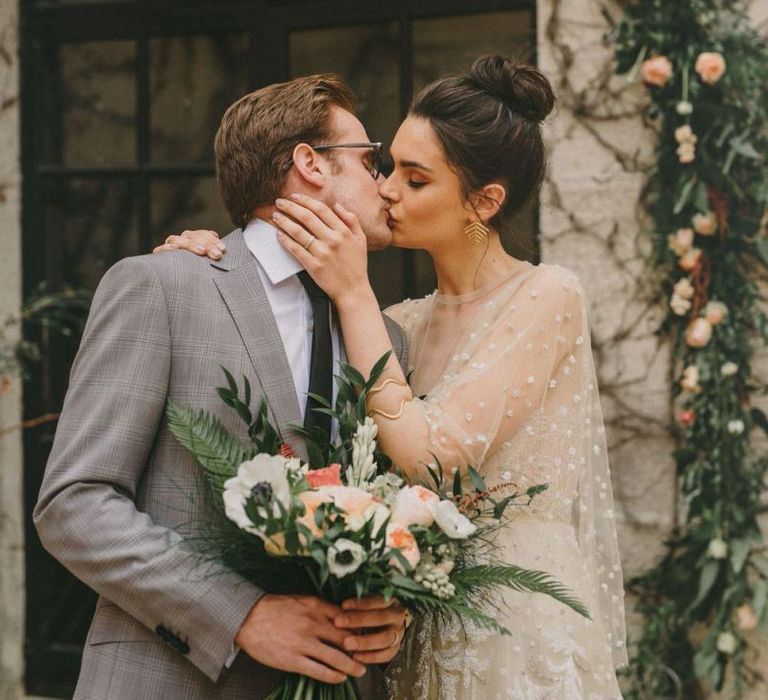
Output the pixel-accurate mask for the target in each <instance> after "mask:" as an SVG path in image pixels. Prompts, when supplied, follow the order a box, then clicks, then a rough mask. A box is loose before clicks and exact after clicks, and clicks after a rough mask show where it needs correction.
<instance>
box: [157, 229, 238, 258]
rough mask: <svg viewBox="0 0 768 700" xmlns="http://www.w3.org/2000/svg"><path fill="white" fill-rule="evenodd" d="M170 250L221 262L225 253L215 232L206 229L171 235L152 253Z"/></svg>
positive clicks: (225, 248) (224, 248)
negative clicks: (184, 251)
mask: <svg viewBox="0 0 768 700" xmlns="http://www.w3.org/2000/svg"><path fill="white" fill-rule="evenodd" d="M171 250H188V251H189V252H190V253H194V254H195V255H201V256H206V255H207V256H208V257H209V258H210V259H211V260H221V257H222V256H223V255H224V253H226V252H227V246H226V245H225V244H224V242H223V241H222V240H220V239H219V234H218V233H216V231H210V230H208V229H194V230H189V229H187V230H185V231H182V232H181V233H180V234H175V233H172V234H171V235H170V236H168V237H167V238H166V239H165V242H164V243H162V244H161V245H159V246H157V247H156V248H155V249H154V250H153V251H152V252H153V253H166V252H168V251H171Z"/></svg>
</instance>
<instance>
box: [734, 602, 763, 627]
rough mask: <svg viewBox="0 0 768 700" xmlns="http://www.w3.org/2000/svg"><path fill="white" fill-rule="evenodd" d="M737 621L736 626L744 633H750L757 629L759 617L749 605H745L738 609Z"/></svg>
mask: <svg viewBox="0 0 768 700" xmlns="http://www.w3.org/2000/svg"><path fill="white" fill-rule="evenodd" d="M736 620H737V622H736V626H737V627H738V628H739V630H740V631H742V632H749V631H751V630H753V629H755V628H757V624H758V620H757V615H755V611H754V610H753V609H752V606H751V605H750V604H749V603H744V605H740V606H739V607H738V608H736Z"/></svg>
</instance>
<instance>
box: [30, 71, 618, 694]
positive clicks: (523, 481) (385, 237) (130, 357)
mask: <svg viewBox="0 0 768 700" xmlns="http://www.w3.org/2000/svg"><path fill="white" fill-rule="evenodd" d="M554 101H555V99H554V94H553V90H552V87H551V85H550V83H549V81H548V80H547V79H546V77H545V76H544V75H543V74H542V73H541V72H540V71H539V70H538V69H536V68H535V67H532V66H528V65H521V64H514V63H512V62H510V61H508V60H506V59H504V58H502V57H500V56H489V57H485V58H481V59H478V60H477V61H476V62H475V63H474V64H473V66H472V68H471V69H470V71H469V72H468V73H467V74H466V75H461V76H455V77H447V78H442V79H439V80H437V81H435V82H433V83H432V84H430V85H428V86H426V87H425V88H424V89H423V90H421V91H420V92H419V93H418V94H417V95H416V97H415V98H414V100H413V103H412V105H411V108H410V111H409V113H408V115H407V117H406V119H405V121H404V122H403V124H402V125H401V126H400V128H399V130H398V132H397V134H396V136H395V138H394V141H393V143H392V145H391V155H392V160H393V164H394V169H393V171H392V174H391V175H390V176H389V177H387V178H386V179H385V178H383V177H382V176H381V175H380V173H379V166H380V162H381V144H380V143H376V142H371V141H370V139H369V137H368V135H367V133H366V131H365V128H364V127H363V125H362V124H361V122H360V121H359V120H358V119H357V117H356V116H355V112H354V99H353V95H352V93H351V91H350V89H349V88H348V87H347V86H346V85H345V84H344V83H343V82H342V81H341V80H340V79H339V78H337V77H335V76H332V75H314V76H309V77H304V78H298V79H296V80H292V81H290V82H287V83H282V84H278V85H271V86H268V87H265V88H262V89H260V90H257V91H255V92H253V93H250V94H248V95H246V96H244V97H242V98H241V99H239V100H238V101H237V102H235V103H234V104H233V105H231V106H230V107H229V109H228V110H227V112H226V113H225V115H224V117H223V119H222V122H221V125H220V128H219V130H218V133H217V135H216V142H215V151H216V168H217V175H218V179H219V185H220V189H221V193H222V197H223V200H224V203H225V205H226V207H227V210H228V212H229V214H230V217H231V218H232V220H233V222H234V223H235V225H237V226H238V227H239V228H238V229H237V230H235V231H234V232H232V233H231V234H229V235H228V236H226V237H225V238H224V239H223V240H219V239H218V237H217V236H216V234H214V233H213V232H206V231H197V232H185V233H184V234H183V235H182V236H172V237H169V239H168V240H167V242H166V244H165V245H163V246H161V247H160V248H159V249H157V251H156V252H159V253H161V254H157V255H145V256H139V257H133V258H127V259H125V260H122V261H120V262H118V263H117V264H116V265H115V266H114V267H112V268H111V269H110V270H109V271H108V272H107V273H106V275H105V276H104V278H103V279H102V281H101V283H100V285H99V287H98V290H97V292H96V294H95V297H94V301H93V305H92V309H91V313H90V317H89V320H88V323H87V326H86V329H85V333H84V335H83V340H82V344H81V347H80V351H79V353H78V356H77V359H76V360H75V363H74V366H73V370H72V376H71V381H70V386H69V390H68V393H67V397H66V400H65V404H64V409H63V412H62V416H61V419H60V423H59V427H58V431H57V433H56V439H55V442H54V445H53V450H52V452H51V456H50V460H49V463H48V466H47V469H46V474H45V478H44V481H43V485H42V488H41V492H40V498H39V502H38V504H37V507H36V509H35V514H34V518H35V523H36V525H37V528H38V532H39V533H40V537H41V539H42V542H43V544H44V545H45V547H46V548H47V549H48V550H49V551H50V552H51V553H52V554H53V555H54V556H56V557H57V558H58V559H59V560H60V561H61V562H62V563H63V564H64V565H65V566H66V567H67V568H68V569H69V570H70V571H71V572H72V573H73V574H74V575H75V576H77V577H78V578H80V579H81V580H83V581H84V582H85V583H87V584H88V585H89V586H91V587H92V588H93V589H95V590H96V591H97V592H98V593H99V602H98V604H97V608H96V613H95V615H94V619H93V623H92V625H91V628H90V631H89V634H88V638H87V640H86V645H85V651H84V655H83V662H82V668H81V672H80V678H79V681H78V685H77V690H76V693H75V698H78V699H83V700H84V699H90V700H104V699H105V698H109V700H113V699H117V700H122V699H126V700H127V699H128V698H165V699H167V700H171V699H175V698H179V699H180V700H181V699H182V698H183V699H185V700H186V699H188V698H200V699H203V698H206V699H207V698H227V699H229V698H231V699H237V698H244V699H245V698H248V699H249V700H251V699H253V700H256V699H258V698H266V697H267V696H268V695H269V693H270V691H271V689H272V688H273V687H274V686H275V684H276V683H277V680H278V677H279V672H280V671H291V672H295V673H301V674H304V675H307V676H310V677H312V678H315V679H317V680H319V681H323V682H330V683H333V682H341V681H342V680H344V679H345V678H346V677H349V676H355V677H358V678H360V679H361V682H360V685H361V689H362V692H363V695H364V697H366V698H379V697H382V698H383V697H389V698H393V699H394V700H406V699H410V698H414V699H424V700H451V699H456V700H474V699H478V700H479V699H481V698H482V699H484V698H515V699H516V698H519V699H521V700H534V699H535V700H543V699H545V698H546V699H547V700H577V699H579V698H583V699H584V700H587V699H590V700H592V699H598V698H599V699H601V700H604V699H610V700H618V699H619V698H620V697H621V693H620V691H619V687H618V683H617V680H616V673H615V669H616V668H617V667H619V666H621V665H624V664H625V663H626V650H625V646H624V645H625V631H624V608H623V584H622V572H621V564H620V560H619V555H618V548H617V542H616V527H615V521H614V516H613V501H612V493H611V481H610V473H609V467H608V459H607V453H606V442H605V429H604V425H603V418H602V413H601V409H600V401H599V396H598V387H597V380H596V376H595V369H594V362H593V357H592V351H591V344H590V332H589V325H588V318H587V302H586V299H585V295H584V292H583V290H582V287H581V285H580V284H579V281H578V279H577V278H576V276H575V275H574V274H573V273H571V272H569V271H568V270H567V269H565V268H563V267H559V266H555V265H545V264H540V265H532V264H530V263H528V262H526V261H522V260H518V259H515V258H514V257H512V256H510V255H508V254H507V253H506V252H505V251H504V249H503V247H502V244H501V233H502V232H505V231H506V230H507V229H508V227H509V223H510V220H511V217H512V216H513V215H514V214H515V213H516V212H517V211H519V210H520V209H521V208H522V207H523V206H524V205H525V203H526V202H528V201H529V200H530V199H531V198H533V197H536V196H537V194H538V191H539V189H540V187H541V183H542V180H543V178H544V173H545V162H546V158H545V149H544V143H543V139H542V133H541V123H542V121H543V120H544V119H545V118H546V117H547V115H548V114H549V113H550V112H551V110H552V109H553V107H554ZM390 244H391V245H395V246H399V247H403V248H412V249H422V250H426V251H427V252H428V253H429V254H430V256H431V257H432V260H433V262H434V265H435V270H436V273H437V289H436V291H435V292H433V293H432V294H430V295H428V296H427V297H425V298H423V299H418V300H406V301H404V302H402V303H401V304H397V305H395V306H394V307H391V308H389V309H386V311H385V312H384V313H383V314H382V312H381V311H380V310H379V305H378V303H377V300H376V298H375V295H374V293H373V291H372V289H371V286H370V284H369V281H368V275H367V251H368V250H379V249H382V248H384V247H386V246H388V245H390ZM178 248H186V249H187V250H175V251H174V252H165V251H167V250H168V249H178ZM188 251H192V252H194V253H197V255H191V254H190V253H189V252H188ZM206 256H207V257H206ZM388 351H392V355H391V356H390V358H389V362H388V364H387V365H386V367H385V369H384V372H383V374H382V375H381V382H380V384H379V387H380V390H379V391H377V392H376V393H375V394H371V395H370V396H369V400H368V405H367V408H368V412H369V414H370V415H371V416H372V417H373V419H374V420H375V422H376V425H377V427H378V436H379V437H378V439H379V444H380V446H381V449H382V450H383V451H384V452H385V453H386V454H388V455H389V456H390V457H391V458H392V460H393V462H394V464H395V465H397V467H398V469H399V470H400V472H401V473H402V474H403V475H404V476H405V477H406V478H409V479H411V480H414V481H419V480H423V479H424V477H425V474H426V471H427V467H426V465H429V464H431V463H434V462H435V461H436V460H439V461H440V463H441V464H442V465H443V466H444V467H446V468H448V469H452V468H462V467H463V466H465V465H468V464H471V465H474V466H475V468H476V469H477V470H478V471H479V472H480V473H481V474H482V476H483V477H484V478H485V479H486V480H491V481H493V480H498V481H502V480H503V481H509V480H513V481H514V482H515V483H516V484H519V485H520V487H521V488H522V489H523V490H525V489H526V488H527V487H529V486H532V485H535V484H540V483H547V484H548V485H549V488H548V490H547V491H546V492H544V493H543V494H541V495H539V496H537V498H536V499H535V500H534V501H533V502H532V504H531V505H530V506H528V507H526V508H520V509H514V510H515V512H513V513H512V515H511V516H510V518H509V523H508V524H507V526H505V527H504V528H503V529H502V530H501V531H500V533H499V536H498V538H497V540H496V541H495V543H494V545H495V549H494V550H493V551H494V555H495V556H498V558H499V560H500V561H504V562H513V563H515V564H516V565H518V566H522V567H527V568H533V569H539V570H544V571H547V572H548V573H550V574H552V575H553V576H554V577H556V578H557V579H558V580H559V581H560V582H562V583H563V584H564V585H566V586H567V587H568V588H569V589H570V590H571V591H572V592H573V594H574V595H575V596H577V597H578V598H580V599H581V600H582V601H583V602H584V604H585V605H586V607H587V608H588V609H589V611H590V613H591V619H586V618H583V617H580V616H579V615H578V614H576V613H575V612H574V611H572V610H570V609H568V608H566V607H565V606H563V605H561V604H559V603H557V602H556V601H554V600H552V599H551V598H549V597H546V596H540V595H539V596H537V595H533V594H531V593H524V592H506V593H505V594H504V600H503V603H504V605H503V607H502V608H501V609H502V610H503V614H504V616H505V620H504V621H503V623H504V625H505V626H506V627H507V628H508V629H509V630H511V634H509V635H499V634H496V633H492V632H489V631H488V630H484V629H478V628H475V627H473V626H472V625H471V624H456V625H451V624H444V623H442V622H441V621H440V620H438V619H433V618H430V617H429V616H426V615H425V616H421V617H420V618H418V619H416V620H414V621H413V624H411V625H410V626H408V627H407V629H406V624H405V623H406V620H405V615H404V612H403V611H402V610H401V609H400V608H399V607H398V606H397V604H391V603H388V602H387V601H385V600H383V599H378V598H368V599H362V600H350V601H345V602H344V603H343V604H342V605H340V606H336V605H333V604H331V603H328V602H326V601H323V600H320V599H318V598H314V597H311V596H293V595H287V594H286V595H283V594H279V593H273V592H270V593H265V592H264V591H261V590H259V589H258V588H257V587H255V586H253V585H252V584H250V583H248V582H246V581H245V580H243V579H242V578H240V577H239V576H238V575H237V574H235V573H234V572H232V571H227V570H226V569H225V570H223V571H217V572H216V573H215V574H206V573H205V572H203V573H202V574H201V572H200V567H199V561H198V560H197V558H196V556H195V552H194V548H193V547H192V546H191V545H189V542H191V541H192V540H193V538H194V537H195V535H196V532H197V528H199V526H200V523H202V522H205V519H206V517H208V516H207V513H208V510H207V509H208V508H209V507H210V506H209V505H208V504H207V503H206V499H205V497H204V493H205V485H204V483H203V478H202V476H201V475H200V473H199V469H198V467H197V464H196V462H195V460H194V458H193V456H192V455H191V454H189V453H187V452H186V451H185V450H184V448H182V447H181V445H180V444H179V443H178V442H177V441H176V440H175V438H174V437H173V435H172V434H171V432H170V431H169V429H168V425H167V420H166V419H165V417H164V410H165V407H166V405H167V402H168V401H169V400H172V401H175V402H177V403H182V404H189V405H194V406H196V407H201V408H204V409H206V410H208V411H209V412H210V414H211V415H213V416H216V417H217V418H219V420H221V422H222V423H223V425H224V427H225V428H226V429H228V430H229V431H230V432H232V433H236V434H242V432H243V428H242V426H241V425H240V424H239V422H238V419H237V416H236V415H234V412H233V411H230V410H228V409H227V408H226V407H225V406H223V405H222V403H221V401H220V400H219V397H218V395H217V394H216V392H215V389H214V387H215V386H216V385H217V383H219V382H220V378H221V370H220V367H221V366H225V367H227V368H228V369H229V370H230V371H231V372H232V374H233V375H234V376H240V375H245V376H246V377H250V378H251V379H252V381H251V384H252V386H253V387H254V399H255V400H256V401H257V402H258V401H259V400H260V399H261V398H264V399H265V400H266V401H267V404H268V406H269V411H270V415H271V417H272V418H273V419H274V421H275V423H276V424H277V425H279V427H280V429H281V430H282V431H283V432H284V434H285V435H286V436H287V437H288V439H289V441H290V442H291V444H292V445H293V446H294V448H295V450H296V452H297V454H298V455H299V456H300V457H306V452H305V449H304V447H303V445H302V443H301V440H300V438H299V437H298V436H297V435H296V434H295V433H293V432H292V431H291V427H290V426H291V425H292V424H297V423H298V424H301V423H302V422H303V423H304V425H305V427H308V426H311V427H312V428H313V429H321V430H323V431H324V432H325V433H326V434H328V435H332V434H333V433H334V431H335V430H337V426H336V425H334V422H333V421H331V420H329V419H328V418H326V417H325V416H324V415H323V414H321V413H317V412H314V411H312V408H313V407H314V405H313V404H314V400H313V399H311V398H310V397H308V394H310V393H311V394H319V395H321V396H323V397H327V398H328V399H332V397H333V392H334V387H333V382H332V375H333V374H334V373H337V372H338V366H339V362H341V361H344V362H346V363H348V364H350V365H352V366H353V367H355V368H356V369H357V370H359V371H360V372H361V373H362V374H363V376H365V377H367V376H368V375H369V373H370V371H371V368H372V367H373V365H374V364H375V363H376V361H377V360H378V359H379V358H380V357H382V356H383V355H384V354H385V353H386V352H388ZM188 545H189V546H188Z"/></svg>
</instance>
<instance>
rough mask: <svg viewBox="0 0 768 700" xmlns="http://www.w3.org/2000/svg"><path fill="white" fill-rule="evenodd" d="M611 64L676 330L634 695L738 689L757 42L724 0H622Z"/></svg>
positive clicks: (751, 414) (760, 615) (757, 218)
mask: <svg viewBox="0 0 768 700" xmlns="http://www.w3.org/2000/svg"><path fill="white" fill-rule="evenodd" d="M614 40H615V47H616V56H617V59H618V71H619V73H626V74H627V75H628V78H629V79H630V80H635V79H639V80H642V81H643V83H644V84H645V85H646V88H647V90H648V93H649V96H650V100H651V102H650V107H649V110H648V116H649V118H650V119H651V120H653V121H654V122H655V123H656V124H657V125H658V131H659V146H658V167H657V168H656V169H655V170H654V172H653V173H652V175H651V181H650V185H649V191H648V208H649V211H650V213H651V215H652V218H653V222H654V229H655V234H654V243H655V246H654V249H655V261H656V263H657V265H658V266H659V268H660V270H661V271H662V272H663V277H664V292H665V294H666V295H667V298H668V300H669V313H668V315H667V317H666V320H665V321H664V324H663V326H662V328H661V331H660V332H662V333H664V334H668V335H669V336H670V337H672V338H673V377H672V380H673V383H674V384H673V395H674V400H675V425H674V426H673V428H672V429H673V432H674V434H675V436H676V439H677V443H678V448H677V450H676V451H675V453H674V457H675V461H676V464H677V473H678V476H679V484H680V486H679V488H680V499H679V501H680V503H679V509H680V514H679V518H678V523H677V524H676V527H675V529H674V531H673V533H672V535H671V537H670V540H669V541H668V543H667V548H666V553H665V555H664V556H663V558H662V559H661V561H660V562H659V563H658V564H657V565H656V566H655V567H654V568H653V569H651V570H650V571H648V572H646V573H645V574H644V575H642V576H641V577H639V578H638V579H636V580H635V581H634V582H633V583H632V588H633V589H634V591H635V592H636V593H637V594H638V600H639V603H638V607H639V610H640V612H641V613H642V614H643V615H644V619H645V625H644V627H643V630H642V633H641V635H640V638H639V640H636V642H635V643H634V650H633V657H632V662H631V666H630V673H631V677H632V687H631V689H630V692H629V695H628V696H627V697H629V698H638V699H639V698H645V697H674V696H676V695H677V696H678V697H684V698H693V697H697V696H699V694H700V693H701V692H702V689H705V688H707V687H708V688H709V689H710V690H720V689H721V688H722V687H723V684H724V682H725V679H726V671H727V670H728V671H729V674H728V677H729V678H731V679H732V687H733V696H734V697H739V696H740V695H741V693H742V690H743V687H744V685H745V684H748V683H749V682H750V681H751V676H750V673H751V671H750V666H749V663H748V662H749V659H750V655H749V653H748V652H749V644H748V642H747V637H748V635H747V633H748V632H749V631H750V630H752V629H754V628H756V627H757V626H758V625H760V624H763V623H766V617H767V615H766V611H767V610H768V605H766V603H767V601H768V553H767V552H766V543H765V542H764V540H763V538H762V536H761V532H760V528H759V527H758V521H757V519H758V516H759V515H760V513H762V512H765V510H766V508H765V506H763V505H762V504H761V494H762V493H763V491H764V486H765V482H764V479H765V476H766V471H768V455H766V454H764V453H759V451H758V450H757V449H756V447H755V446H754V438H755V437H757V435H756V431H758V430H763V431H766V432H768V419H766V415H765V414H764V413H763V412H762V411H761V410H759V409H758V408H757V407H755V406H754V405H753V397H754V396H756V395H757V394H758V393H765V389H766V387H765V385H764V384H763V385H761V384H760V382H759V381H758V379H757V378H756V377H754V376H753V375H752V372H751V362H752V359H753V352H754V348H755V346H756V345H757V344H758V343H768V319H767V318H766V316H765V314H764V313H763V312H762V311H761V309H760V303H761V297H760V290H759V288H758V285H757V280H758V279H759V278H760V276H762V279H766V266H768V235H767V231H766V228H768V216H766V202H767V201H768V173H767V172H766V161H765V156H766V154H768V132H767V131H766V124H768V49H766V46H765V40H763V39H761V38H760V37H759V35H758V34H757V33H756V32H755V31H754V29H752V28H751V26H750V22H749V19H748V18H747V16H746V13H745V10H744V6H743V4H742V3H740V2H729V1H727V0H675V1H674V2H670V1H669V0H642V1H639V2H634V3H631V4H630V5H629V6H628V8H627V10H626V15H625V17H624V18H623V20H622V22H621V23H620V25H619V26H618V27H617V30H616V33H615V36H614Z"/></svg>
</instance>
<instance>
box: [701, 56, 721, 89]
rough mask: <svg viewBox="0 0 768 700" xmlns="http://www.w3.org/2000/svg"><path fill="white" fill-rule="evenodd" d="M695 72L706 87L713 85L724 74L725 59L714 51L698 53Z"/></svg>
mask: <svg viewBox="0 0 768 700" xmlns="http://www.w3.org/2000/svg"><path fill="white" fill-rule="evenodd" d="M696 72H697V73H698V74H699V77H700V78H701V79H702V80H703V81H704V82H705V83H706V84H707V85H714V84H715V83H716V82H717V81H718V80H720V78H722V77H723V73H725V59H724V58H723V56H722V55H721V54H719V53H717V52H716V51H705V52H704V53H700V54H699V57H698V58H697V59H696Z"/></svg>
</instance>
